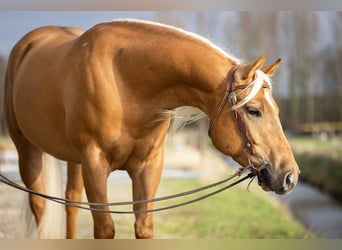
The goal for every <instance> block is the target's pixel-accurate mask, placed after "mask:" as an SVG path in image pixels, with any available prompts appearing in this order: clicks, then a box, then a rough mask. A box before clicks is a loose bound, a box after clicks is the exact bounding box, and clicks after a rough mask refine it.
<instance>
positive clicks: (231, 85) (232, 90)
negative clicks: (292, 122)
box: [208, 64, 269, 177]
mask: <svg viewBox="0 0 342 250" xmlns="http://www.w3.org/2000/svg"><path fill="white" fill-rule="evenodd" d="M239 67H240V65H238V64H237V65H235V66H234V67H233V68H232V69H231V70H230V71H229V73H228V81H227V85H226V91H225V94H224V97H223V99H222V101H221V104H220V106H219V107H218V109H217V110H216V112H215V115H214V117H213V119H211V120H210V124H209V130H208V134H209V136H210V137H211V132H212V130H213V128H214V126H215V124H216V121H217V119H218V117H219V116H220V114H221V113H222V110H223V108H224V106H225V105H226V103H227V102H228V101H229V102H230V104H231V107H234V106H235V105H236V104H237V95H236V91H237V90H244V89H246V88H249V87H251V86H252V85H253V84H254V81H252V82H251V83H246V84H242V85H238V86H236V85H235V77H234V75H235V72H236V71H237V69H238V68H239ZM262 87H263V88H269V85H268V84H266V83H264V84H263V86H262ZM230 111H234V115H235V121H236V123H237V127H238V130H239V132H240V135H241V137H242V139H243V142H244V147H245V148H246V150H247V151H248V163H249V167H251V168H252V169H255V170H257V171H256V175H257V176H258V177H259V172H260V171H261V170H262V169H264V168H265V167H266V166H267V165H269V163H268V162H267V161H266V160H265V159H264V157H263V156H262V155H261V154H259V153H257V152H255V149H254V145H253V143H252V140H251V139H250V137H249V134H248V131H247V126H246V123H245V121H244V120H243V118H242V116H241V114H240V113H239V111H238V110H237V109H236V108H231V109H230ZM253 155H255V156H258V157H260V158H261V160H262V162H261V164H260V165H259V166H257V167H256V166H254V164H252V162H251V157H252V156H253Z"/></svg>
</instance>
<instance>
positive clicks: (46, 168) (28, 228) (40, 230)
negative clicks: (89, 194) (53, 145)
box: [17, 153, 66, 239]
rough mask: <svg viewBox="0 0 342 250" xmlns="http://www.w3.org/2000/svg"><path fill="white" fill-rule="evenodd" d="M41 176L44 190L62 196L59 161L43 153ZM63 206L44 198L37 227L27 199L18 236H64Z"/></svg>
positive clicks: (49, 193) (42, 237)
mask: <svg viewBox="0 0 342 250" xmlns="http://www.w3.org/2000/svg"><path fill="white" fill-rule="evenodd" d="M43 176H44V178H43V179H44V186H45V192H46V194H48V195H51V196H55V197H63V188H62V187H63V181H62V171H61V167H60V164H59V161H58V160H57V159H55V158H54V157H52V156H50V155H48V154H46V153H44V154H43ZM65 217H66V215H65V209H64V206H63V205H61V204H58V203H56V202H53V201H50V200H46V203H45V209H44V214H43V217H42V219H41V221H40V223H39V226H38V227H37V224H36V222H35V220H34V216H33V214H32V212H31V209H30V206H29V202H28V200H27V201H26V202H25V206H24V208H23V212H22V216H21V221H22V223H23V224H24V225H23V227H22V231H21V232H18V233H17V237H18V238H41V239H61V238H65V236H66V232H65V228H66V220H65Z"/></svg>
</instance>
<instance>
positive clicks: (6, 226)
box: [0, 183, 26, 239]
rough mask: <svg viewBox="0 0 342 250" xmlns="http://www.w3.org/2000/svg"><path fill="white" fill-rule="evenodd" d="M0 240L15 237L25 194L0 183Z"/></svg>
mask: <svg viewBox="0 0 342 250" xmlns="http://www.w3.org/2000/svg"><path fill="white" fill-rule="evenodd" d="M0 197H1V198H0V239H4V238H6V239H13V238H15V237H16V232H17V227H18V223H19V222H20V220H21V213H22V210H23V206H24V202H25V201H26V194H24V193H22V192H19V191H17V190H15V189H13V188H11V187H9V186H7V185H5V184H3V183H0Z"/></svg>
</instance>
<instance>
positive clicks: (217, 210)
mask: <svg viewBox="0 0 342 250" xmlns="http://www.w3.org/2000/svg"><path fill="white" fill-rule="evenodd" d="M204 184H206V183H202V182H200V181H199V180H195V179H188V180H177V179H167V180H163V181H162V182H161V185H160V188H159V192H158V196H163V195H168V194H174V193H178V192H182V191H185V190H190V189H193V188H196V187H199V186H203V185H204ZM109 189H110V191H109V196H110V198H109V199H110V200H118V199H119V200H127V199H129V197H130V195H129V193H130V190H131V189H130V184H129V183H115V184H111V186H110V188H109ZM114 189H115V190H117V192H118V193H119V194H118V193H116V192H114V191H113V190H114ZM125 193H127V194H126V195H125ZM195 197H198V196H197V195H196V196H192V198H195ZM180 201H184V199H183V198H182V199H179V200H175V201H172V202H171V203H173V202H180ZM169 204H170V202H166V203H165V202H164V203H162V204H160V205H158V206H165V205H169ZM158 206H157V205H156V206H155V207H158ZM113 218H114V220H115V223H116V232H117V233H116V238H121V239H132V238H134V231H133V223H134V216H133V215H113ZM91 223H92V222H91V216H90V214H89V212H86V211H81V218H80V219H79V230H81V235H80V238H91V237H92V226H91ZM154 232H155V238H157V239H259V238H268V239H273V238H274V239H289V238H291V239H293V238H295V239H298V238H299V239H302V238H314V237H315V236H314V235H313V233H311V232H310V231H308V230H307V229H305V228H304V227H303V226H302V225H301V224H300V223H299V222H297V221H295V220H294V219H292V218H291V216H290V215H289V213H288V212H287V211H286V209H285V208H284V207H281V206H280V205H279V203H278V202H276V201H275V200H274V198H273V197H270V196H269V194H266V193H264V192H263V191H261V190H260V188H259V187H258V186H257V184H256V183H253V184H252V186H251V188H250V191H249V192H248V191H247V182H246V183H242V184H240V186H239V187H234V188H232V189H229V190H226V191H224V192H223V193H220V194H218V195H216V196H213V197H210V198H208V199H206V200H203V201H200V202H198V203H195V204H191V205H187V206H185V207H181V208H176V209H173V210H169V211H162V212H157V213H155V215H154Z"/></svg>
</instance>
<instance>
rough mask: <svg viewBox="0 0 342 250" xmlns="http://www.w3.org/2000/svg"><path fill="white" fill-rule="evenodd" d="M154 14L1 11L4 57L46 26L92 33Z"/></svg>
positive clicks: (0, 47) (0, 44)
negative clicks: (113, 23)
mask: <svg viewBox="0 0 342 250" xmlns="http://www.w3.org/2000/svg"><path fill="white" fill-rule="evenodd" d="M153 17H154V12H152V11H83V12H82V11H0V55H1V56H6V57H7V56H8V54H9V52H10V50H11V49H12V47H13V46H14V45H15V43H16V42H17V41H18V40H19V39H20V38H21V37H22V36H24V35H25V34H26V33H27V32H29V31H31V30H32V29H34V28H37V27H40V26H45V25H61V26H75V27H79V28H83V29H89V28H91V27H92V26H94V25H95V24H97V23H100V22H108V21H111V20H113V19H118V18H137V19H144V20H153Z"/></svg>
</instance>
